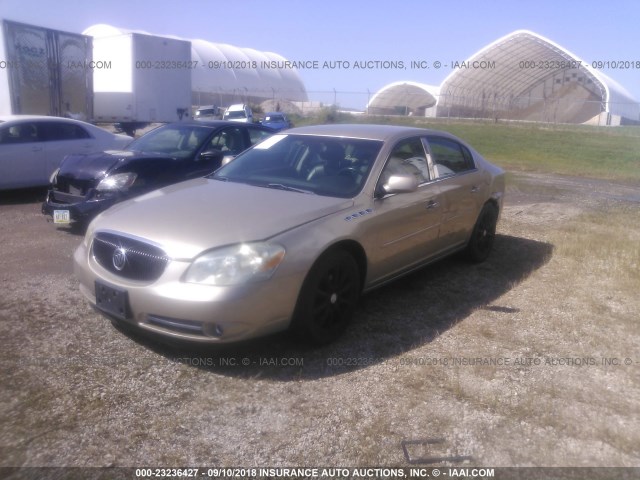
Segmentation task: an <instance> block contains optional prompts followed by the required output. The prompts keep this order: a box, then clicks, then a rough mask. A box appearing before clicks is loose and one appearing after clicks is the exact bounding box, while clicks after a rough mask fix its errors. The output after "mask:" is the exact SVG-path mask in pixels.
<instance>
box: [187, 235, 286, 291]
mask: <svg viewBox="0 0 640 480" xmlns="http://www.w3.org/2000/svg"><path fill="white" fill-rule="evenodd" d="M283 258H284V248H283V247H282V246H280V245H275V244H272V243H242V244H239V245H233V246H231V247H224V248H220V249H217V250H212V251H210V252H207V253H205V254H203V255H200V256H199V257H198V258H196V259H195V260H194V261H193V263H192V264H191V266H190V267H189V269H188V270H187V273H186V274H185V276H184V281H185V282H188V283H200V284H204V285H239V284H241V283H248V282H256V281H259V280H267V279H269V278H271V275H273V272H275V271H276V268H278V265H280V263H281V262H282V259H283Z"/></svg>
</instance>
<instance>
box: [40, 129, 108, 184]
mask: <svg viewBox="0 0 640 480" xmlns="http://www.w3.org/2000/svg"><path fill="white" fill-rule="evenodd" d="M38 126H39V130H40V131H42V132H44V139H45V143H46V150H47V152H46V162H45V168H46V170H47V172H48V173H47V179H48V178H49V176H51V174H52V173H53V171H54V170H55V169H56V168H58V167H59V166H60V163H62V160H63V159H64V157H66V156H67V155H69V154H72V153H79V154H86V153H93V152H95V151H96V149H97V148H98V147H97V146H96V141H95V139H94V138H93V137H92V136H91V135H90V134H89V132H87V130H85V129H84V128H82V127H81V126H80V125H76V124H75V123H70V122H52V121H42V122H38Z"/></svg>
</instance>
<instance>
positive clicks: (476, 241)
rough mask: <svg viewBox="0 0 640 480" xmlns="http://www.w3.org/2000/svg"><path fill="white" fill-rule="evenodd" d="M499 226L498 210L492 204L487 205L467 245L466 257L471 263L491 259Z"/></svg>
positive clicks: (479, 216)
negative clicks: (490, 255)
mask: <svg viewBox="0 0 640 480" xmlns="http://www.w3.org/2000/svg"><path fill="white" fill-rule="evenodd" d="M497 224H498V209H497V208H496V207H495V206H494V205H492V204H490V203H487V204H485V206H484V207H482V210H481V211H480V215H478V220H477V221H476V224H475V226H474V227H473V232H471V238H470V239H469V243H468V244H467V249H466V256H467V258H468V259H469V260H470V261H472V262H474V263H480V262H484V261H485V260H486V259H487V258H488V257H489V254H490V253H491V250H492V249H493V242H494V240H495V237H496V225H497Z"/></svg>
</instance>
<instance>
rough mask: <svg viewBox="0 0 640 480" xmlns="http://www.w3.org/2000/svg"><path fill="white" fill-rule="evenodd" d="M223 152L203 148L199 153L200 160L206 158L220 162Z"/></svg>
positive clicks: (208, 160)
mask: <svg viewBox="0 0 640 480" xmlns="http://www.w3.org/2000/svg"><path fill="white" fill-rule="evenodd" d="M222 157H224V154H223V153H222V152H221V151H220V150H217V149H215V148H214V149H212V150H205V151H204V152H202V153H201V154H200V160H206V161H207V162H221V161H222Z"/></svg>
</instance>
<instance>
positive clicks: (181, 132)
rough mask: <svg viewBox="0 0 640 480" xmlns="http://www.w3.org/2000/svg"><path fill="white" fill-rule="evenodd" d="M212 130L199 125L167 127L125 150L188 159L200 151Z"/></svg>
mask: <svg viewBox="0 0 640 480" xmlns="http://www.w3.org/2000/svg"><path fill="white" fill-rule="evenodd" d="M210 134H211V129H210V128H208V127H201V126H197V125H165V126H163V127H160V128H156V129H155V130H152V131H151V132H149V133H147V134H146V135H143V136H142V137H140V138H138V139H137V140H134V141H133V142H131V143H130V144H129V145H128V146H127V148H126V149H125V150H129V151H136V152H151V153H162V154H166V155H169V156H172V157H176V158H188V157H191V156H193V155H195V153H196V152H197V151H198V149H199V148H200V147H201V146H202V144H203V143H204V141H205V140H206V139H207V138H208V137H209V135H210Z"/></svg>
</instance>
